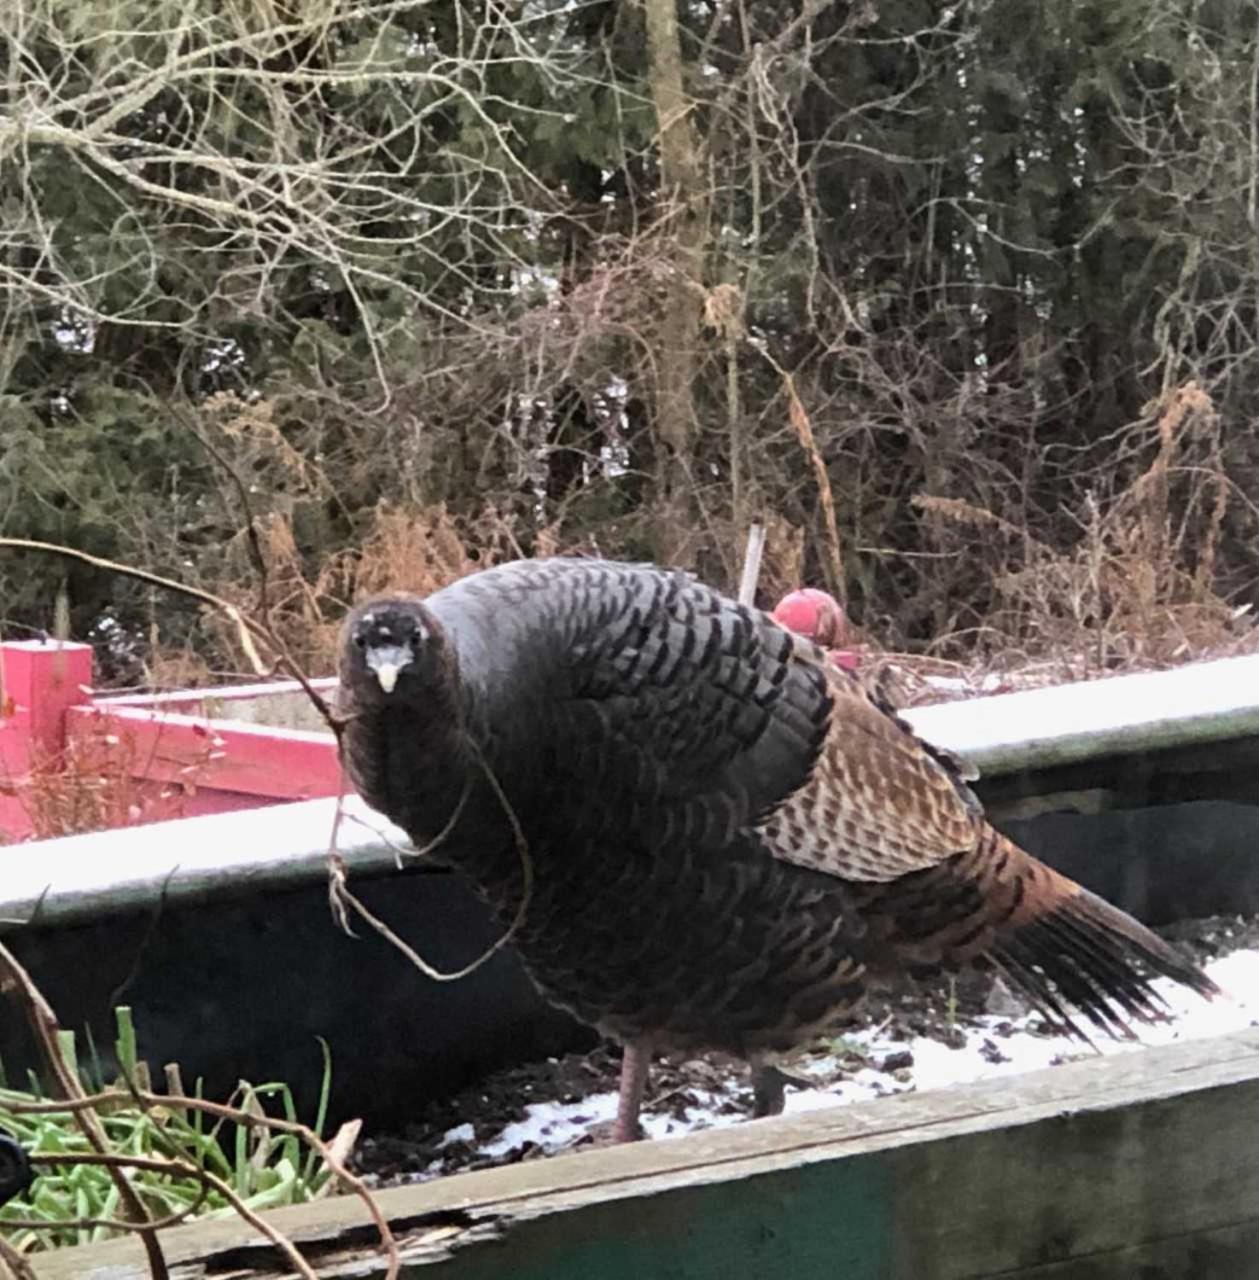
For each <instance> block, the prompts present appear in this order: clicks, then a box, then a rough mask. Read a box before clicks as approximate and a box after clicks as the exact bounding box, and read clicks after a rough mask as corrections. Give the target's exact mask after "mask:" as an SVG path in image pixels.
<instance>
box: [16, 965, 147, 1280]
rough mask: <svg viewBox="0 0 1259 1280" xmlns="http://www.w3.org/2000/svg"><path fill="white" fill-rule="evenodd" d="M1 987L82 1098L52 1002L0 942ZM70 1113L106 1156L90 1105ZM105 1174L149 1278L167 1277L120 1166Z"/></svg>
mask: <svg viewBox="0 0 1259 1280" xmlns="http://www.w3.org/2000/svg"><path fill="white" fill-rule="evenodd" d="M4 988H7V989H9V990H10V991H11V992H12V993H14V994H16V996H17V998H18V1000H19V1002H20V1003H21V1004H22V1006H23V1007H24V1008H25V1010H26V1016H27V1019H28V1021H29V1022H30V1024H31V1029H32V1031H33V1032H34V1033H35V1038H36V1040H37V1041H38V1042H39V1044H40V1047H41V1048H42V1050H43V1054H44V1058H45V1060H46V1061H47V1063H48V1066H49V1068H50V1069H51V1071H52V1073H53V1076H54V1078H55V1079H56V1081H57V1084H58V1086H59V1087H60V1089H61V1092H62V1093H63V1094H64V1095H65V1097H66V1098H67V1099H76V1098H82V1097H83V1096H84V1089H83V1085H82V1083H81V1082H80V1081H79V1078H78V1076H77V1075H76V1073H75V1072H74V1070H73V1069H72V1068H71V1067H70V1064H69V1063H68V1062H67V1061H66V1059H65V1054H64V1053H63V1051H62V1048H61V1045H60V1043H59V1041H58V1033H59V1032H60V1030H61V1025H60V1023H59V1022H58V1021H57V1015H56V1014H55V1013H53V1011H52V1006H51V1005H49V1003H48V1001H47V1000H45V999H44V996H43V993H42V992H41V991H40V990H39V988H38V987H37V986H36V985H35V983H34V981H33V980H32V978H31V976H30V974H28V973H27V972H26V970H25V969H24V968H23V967H22V965H21V964H20V963H19V962H18V959H17V957H16V956H15V955H14V954H13V953H12V952H11V951H10V950H9V949H8V948H7V947H6V946H5V945H4V944H3V943H0V989H4ZM74 1117H75V1121H76V1122H77V1124H78V1126H79V1128H80V1129H81V1130H82V1131H83V1136H84V1137H85V1138H86V1139H87V1140H88V1143H89V1144H90V1145H91V1147H92V1149H93V1150H94V1151H95V1152H96V1153H97V1155H100V1156H107V1155H108V1154H109V1140H108V1138H107V1137H106V1135H105V1130H104V1128H103V1126H102V1125H101V1122H100V1119H99V1117H98V1116H97V1114H96V1112H95V1110H93V1109H92V1108H90V1107H84V1108H76V1109H75V1111H74ZM107 1167H109V1166H107ZM109 1176H110V1178H111V1179H112V1180H113V1183H114V1186H115V1187H116V1188H117V1190H118V1198H119V1201H120V1203H121V1204H122V1206H123V1210H124V1212H125V1213H126V1214H127V1215H128V1217H129V1218H130V1219H131V1220H132V1222H133V1224H134V1225H133V1227H132V1229H133V1230H134V1231H136V1232H137V1233H138V1234H139V1236H140V1241H141V1243H142V1244H143V1246H144V1252H145V1256H146V1258H147V1259H148V1263H149V1272H150V1275H151V1278H152V1280H170V1271H169V1270H168V1269H167V1266H166V1258H165V1256H164V1255H163V1253H162V1246H161V1244H160V1243H159V1241H158V1238H157V1234H156V1232H155V1231H154V1230H153V1228H152V1227H151V1226H150V1225H148V1224H149V1215H148V1212H147V1211H146V1210H145V1208H144V1204H143V1203H142V1201H141V1200H140V1197H139V1196H138V1195H137V1194H136V1192H135V1189H134V1188H133V1187H132V1185H131V1183H130V1182H129V1181H128V1180H127V1178H126V1175H125V1174H124V1173H123V1172H122V1170H121V1169H117V1168H113V1167H109Z"/></svg>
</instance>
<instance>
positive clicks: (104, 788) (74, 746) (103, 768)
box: [0, 640, 341, 841]
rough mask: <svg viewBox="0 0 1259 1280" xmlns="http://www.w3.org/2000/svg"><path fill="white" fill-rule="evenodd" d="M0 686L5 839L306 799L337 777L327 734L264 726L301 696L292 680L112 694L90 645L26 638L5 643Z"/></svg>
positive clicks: (333, 787)
mask: <svg viewBox="0 0 1259 1280" xmlns="http://www.w3.org/2000/svg"><path fill="white" fill-rule="evenodd" d="M319 683H320V684H321V685H322V686H324V687H325V688H326V687H327V686H328V685H330V684H331V683H332V682H331V681H321V682H319ZM0 690H2V692H0V840H5V841H14V840H25V839H30V838H32V837H41V836H52V835H64V834H69V833H71V832H73V831H82V830H89V829H93V828H104V827H119V826H128V825H132V824H135V823H140V822H155V821H158V820H160V819H163V818H173V817H191V816H193V815H195V814H203V813H222V812H226V811H228V810H232V809H251V808H257V807H258V806H261V805H267V804H275V803H278V802H284V801H290V800H310V799H315V798H317V797H319V796H329V795H336V794H337V791H338V788H339V787H340V785H341V771H340V766H339V764H338V762H337V753H336V745H335V742H334V740H333V738H332V736H331V734H329V733H320V732H316V731H314V730H311V729H304V728H286V727H282V726H279V725H270V724H265V723H258V722H257V721H258V718H259V716H260V714H261V715H263V716H265V710H263V711H261V712H260V708H262V707H265V704H266V703H267V702H269V701H274V700H276V699H277V698H281V697H285V696H287V697H290V698H292V697H293V696H294V695H295V694H296V695H299V696H300V691H299V690H298V688H297V686H296V685H293V684H290V683H283V684H274V685H246V686H239V687H235V688H229V689H213V690H199V691H188V692H183V693H176V694H156V695H147V696H145V695H132V696H125V697H117V696H115V697H110V696H108V695H105V694H100V693H97V692H96V691H94V689H93V687H92V649H91V646H90V645H85V644H74V643H70V642H58V641H38V640H21V641H8V642H5V643H3V644H0ZM237 717H239V718H237Z"/></svg>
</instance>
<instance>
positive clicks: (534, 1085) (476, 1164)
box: [356, 916, 1259, 1186]
mask: <svg viewBox="0 0 1259 1280" xmlns="http://www.w3.org/2000/svg"><path fill="white" fill-rule="evenodd" d="M1159 932H1160V933H1161V934H1162V935H1163V936H1164V937H1166V938H1167V939H1169V940H1170V941H1173V942H1176V943H1178V944H1180V945H1181V946H1182V947H1183V948H1185V949H1186V950H1188V951H1189V952H1191V953H1193V954H1194V955H1195V956H1196V957H1197V958H1198V959H1199V960H1200V961H1202V962H1206V961H1209V960H1212V959H1214V958H1216V957H1219V956H1223V955H1227V954H1229V953H1231V952H1233V951H1239V950H1242V949H1245V948H1257V947H1259V917H1256V918H1246V917H1237V916H1233V917H1228V916H1217V917H1212V918H1210V919H1207V920H1192V921H1184V922H1181V923H1178V924H1176V925H1173V926H1170V927H1168V928H1165V929H1161V930H1159ZM1027 1012H1028V1010H1027V1007H1026V1005H1025V1004H1024V1003H1023V1002H1022V1001H1020V1000H1019V998H1018V997H1016V996H1015V995H1013V994H1012V993H1011V992H1010V991H1009V990H1008V989H1007V988H1006V987H1005V985H1004V984H1003V983H1001V982H1000V981H999V980H994V979H993V978H992V977H990V976H988V975H984V974H967V975H964V976H963V977H960V978H958V979H957V980H956V981H955V982H953V983H952V984H945V985H943V986H941V987H937V988H931V987H925V986H921V985H917V984H913V985H911V984H906V986H905V987H904V988H903V989H902V988H898V989H897V990H895V991H894V992H890V993H887V994H886V995H884V996H882V997H880V998H877V999H873V1000H870V1001H868V1002H867V1006H866V1009H865V1015H864V1016H863V1017H862V1019H861V1020H860V1021H855V1022H853V1023H852V1024H851V1025H850V1026H849V1027H848V1028H845V1027H842V1026H841V1027H838V1028H837V1038H836V1039H835V1040H834V1041H833V1042H831V1044H830V1045H828V1046H827V1050H828V1052H829V1053H830V1054H832V1055H837V1059H838V1071H837V1073H836V1074H835V1075H833V1076H832V1077H830V1079H831V1080H838V1079H842V1078H843V1077H844V1076H845V1075H846V1074H848V1075H851V1074H853V1073H855V1072H857V1071H859V1070H862V1069H863V1068H867V1067H871V1066H873V1067H875V1068H876V1069H878V1070H880V1071H882V1072H885V1073H888V1075H889V1076H890V1077H891V1078H893V1079H898V1078H901V1077H900V1075H899V1073H901V1072H904V1071H906V1070H907V1069H908V1068H910V1067H912V1066H913V1055H912V1053H911V1052H910V1050H909V1049H908V1048H905V1049H903V1050H894V1051H893V1052H891V1053H886V1052H885V1053H883V1054H882V1055H881V1057H880V1059H879V1060H877V1061H871V1060H870V1059H869V1057H868V1056H867V1055H866V1054H865V1053H864V1052H863V1051H861V1050H860V1049H859V1048H857V1047H855V1046H849V1045H846V1044H845V1041H844V1039H843V1035H844V1031H845V1030H846V1029H847V1030H852V1029H856V1028H858V1027H877V1028H878V1029H879V1032H880V1040H881V1041H882V1042H887V1041H898V1040H903V1041H909V1040H911V1039H913V1038H915V1037H918V1036H925V1037H931V1038H934V1039H936V1040H939V1041H940V1042H941V1043H943V1044H946V1045H950V1046H956V1045H957V1043H958V1042H959V1041H964V1040H965V1038H966V1037H965V1034H964V1032H963V1031H962V1027H963V1026H965V1025H967V1024H968V1023H970V1022H971V1020H972V1019H974V1018H975V1017H977V1016H979V1015H982V1014H987V1015H990V1016H992V1015H995V1016H996V1017H998V1018H1001V1017H1004V1018H1008V1019H1011V1020H1012V1019H1015V1018H1020V1017H1022V1016H1024V1015H1025V1014H1026V1013H1027ZM989 1025H991V1024H989ZM1010 1029H1011V1023H1010V1022H1002V1023H998V1024H996V1028H995V1030H994V1031H993V1032H992V1035H991V1038H989V1039H987V1040H986V1041H985V1042H984V1044H983V1046H982V1052H983V1054H984V1056H985V1057H986V1058H988V1060H989V1061H992V1062H999V1061H1003V1060H1005V1055H1004V1054H1003V1053H1002V1051H1001V1045H1000V1041H1001V1037H1002V1035H1003V1034H1005V1035H1009V1034H1010ZM1031 1029H1032V1030H1033V1031H1037V1030H1043V1032H1044V1033H1046V1034H1049V1033H1051V1031H1052V1028H1050V1027H1049V1026H1048V1025H1047V1024H1044V1023H1041V1024H1039V1026H1038V1025H1037V1024H1036V1023H1035V1022H1033V1024H1032V1027H1031ZM619 1069H620V1050H619V1049H618V1048H616V1047H614V1046H602V1047H600V1048H597V1049H595V1050H593V1051H592V1052H590V1053H586V1054H569V1055H568V1056H566V1057H562V1058H549V1059H547V1060H546V1061H545V1062H535V1063H528V1064H525V1065H523V1066H520V1067H516V1068H514V1069H512V1070H510V1071H504V1072H500V1073H498V1074H497V1075H494V1076H491V1077H489V1078H488V1079H486V1080H484V1081H482V1082H481V1083H480V1084H479V1085H478V1086H477V1087H476V1088H475V1089H471V1090H467V1091H465V1092H463V1093H461V1094H458V1095H456V1096H454V1097H452V1098H448V1099H445V1100H443V1101H441V1102H438V1103H434V1104H431V1105H430V1106H428V1107H427V1108H425V1109H424V1111H423V1112H422V1113H421V1114H420V1116H419V1117H418V1118H417V1119H416V1121H415V1122H414V1123H413V1124H412V1125H410V1126H409V1127H408V1128H407V1130H406V1131H405V1132H404V1133H400V1134H382V1135H377V1136H373V1137H368V1138H366V1139H364V1140H363V1142H362V1143H361V1144H360V1146H359V1148H358V1151H357V1156H356V1160H357V1167H358V1169H359V1171H361V1172H362V1173H363V1174H364V1175H366V1177H367V1180H368V1181H369V1183H370V1184H372V1185H379V1186H388V1185H393V1184H397V1183H403V1182H415V1181H425V1180H427V1179H430V1178H433V1177H438V1176H442V1175H444V1174H449V1173H455V1172H462V1171H466V1170H472V1169H484V1168H490V1167H494V1166H497V1165H504V1164H515V1163H518V1162H519V1161H522V1160H533V1159H539V1158H542V1157H543V1156H544V1155H545V1152H544V1151H543V1150H542V1149H541V1148H540V1147H538V1146H535V1145H533V1144H531V1143H524V1144H522V1145H520V1146H517V1147H515V1148H514V1149H512V1150H510V1151H508V1152H507V1153H506V1154H504V1155H500V1156H495V1157H490V1156H486V1155H485V1154H484V1153H482V1152H481V1151H480V1150H479V1147H480V1145H481V1144H483V1143H485V1142H488V1141H490V1140H491V1139H493V1138H495V1137H496V1136H497V1135H498V1134H499V1133H500V1132H501V1131H502V1130H503V1129H504V1128H505V1127H506V1126H507V1125H509V1124H511V1123H513V1122H515V1121H519V1120H521V1119H523V1118H524V1116H525V1110H526V1108H527V1107H528V1106H529V1105H530V1104H531V1103H536V1102H544V1101H550V1102H562V1103H575V1102H579V1101H581V1100H582V1099H585V1098H588V1097H590V1096H591V1095H592V1094H596V1093H607V1092H614V1091H615V1090H616V1087H617V1077H618V1072H619ZM732 1079H733V1080H734V1081H736V1082H739V1081H741V1082H742V1083H741V1085H739V1084H736V1087H735V1088H734V1089H733V1090H729V1089H728V1085H729V1082H730V1081H731V1080H732ZM723 1090H727V1092H725V1093H724V1094H723V1092H722V1091H723ZM713 1093H717V1094H719V1095H720V1096H719V1101H718V1103H717V1107H716V1110H717V1112H718V1113H719V1114H720V1113H724V1114H729V1115H740V1116H747V1117H750V1116H751V1114H752V1091H751V1087H750V1085H749V1084H748V1083H747V1077H746V1072H744V1073H742V1074H741V1073H740V1071H739V1069H738V1067H737V1066H736V1065H735V1064H733V1063H731V1062H730V1061H729V1060H727V1059H723V1058H721V1057H720V1056H716V1055H714V1056H710V1057H701V1058H690V1059H685V1060H681V1059H679V1060H676V1061H674V1060H669V1059H657V1060H656V1061H655V1062H654V1063H653V1065H652V1072H651V1080H650V1084H649V1086H648V1094H647V1099H646V1102H645V1104H644V1110H645V1111H649V1112H656V1113H660V1112H668V1111H674V1112H675V1113H676V1114H677V1115H678V1116H681V1115H682V1114H683V1113H684V1111H685V1108H686V1107H687V1106H693V1105H696V1104H697V1103H699V1102H701V1101H706V1100H707V1099H708V1098H710V1097H711V1095H712V1094H713ZM594 1118H595V1117H593V1116H592V1117H591V1120H592V1121H593V1120H594ZM460 1126H471V1137H470V1138H469V1139H467V1140H461V1141H454V1142H445V1143H443V1141H442V1140H443V1139H444V1138H445V1136H446V1135H447V1134H448V1133H449V1132H450V1131H451V1130H452V1129H456V1128H458V1127H460ZM602 1128H604V1126H596V1125H593V1124H592V1128H591V1131H590V1132H588V1133H587V1134H586V1136H585V1137H584V1138H582V1139H580V1140H578V1141H577V1142H576V1143H575V1144H574V1145H573V1147H570V1148H568V1149H569V1150H572V1149H580V1148H581V1147H583V1146H587V1145H591V1144H593V1143H595V1142H597V1141H599V1140H600V1139H601V1137H602V1133H601V1129H602Z"/></svg>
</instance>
